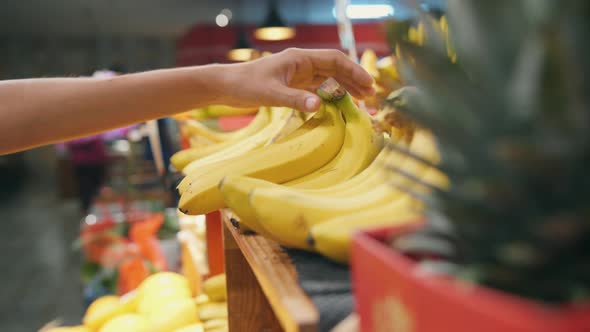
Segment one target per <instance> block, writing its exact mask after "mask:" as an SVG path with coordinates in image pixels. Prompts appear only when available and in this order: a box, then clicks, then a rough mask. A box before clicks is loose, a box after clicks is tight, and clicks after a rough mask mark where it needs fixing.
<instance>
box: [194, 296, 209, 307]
mask: <svg viewBox="0 0 590 332" xmlns="http://www.w3.org/2000/svg"><path fill="white" fill-rule="evenodd" d="M210 301H211V300H209V296H207V294H200V295H197V297H195V303H196V304H197V305H201V304H205V303H207V302H210Z"/></svg>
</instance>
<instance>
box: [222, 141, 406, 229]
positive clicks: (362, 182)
mask: <svg viewBox="0 0 590 332" xmlns="http://www.w3.org/2000/svg"><path fill="white" fill-rule="evenodd" d="M345 140H346V138H345ZM404 143H405V142H400V143H399V144H401V145H404ZM387 154H388V153H387V151H385V150H381V152H379V155H378V156H377V158H375V160H373V162H372V163H371V164H370V165H369V167H367V168H365V169H364V170H363V171H362V172H360V173H359V174H357V175H355V176H353V177H352V178H350V179H348V180H346V181H343V182H340V183H337V184H334V185H332V186H329V187H325V188H317V189H302V188H298V191H299V192H305V193H309V194H316V195H321V196H330V197H346V196H350V195H353V194H354V193H359V192H364V191H367V190H369V188H372V187H374V186H376V185H378V184H380V183H382V182H383V174H382V173H381V169H382V167H383V165H384V163H385V161H386V160H387V162H388V163H394V164H396V165H400V164H401V163H402V161H403V160H404V158H405V157H404V156H403V155H400V154H397V153H395V154H392V156H388V155H387ZM386 155H387V158H386ZM260 188H282V186H281V185H279V184H276V183H273V182H269V181H265V180H260V179H255V178H251V177H247V176H233V175H229V176H226V177H225V178H224V179H223V180H222V181H221V182H220V184H219V190H220V192H221V193H222V195H223V199H224V201H225V204H226V206H227V207H229V208H231V209H232V211H233V212H234V213H235V214H236V215H237V216H238V218H239V222H240V230H244V231H248V230H253V231H255V232H256V233H259V234H261V235H265V236H267V237H270V235H269V234H268V233H266V232H265V231H264V228H263V227H262V226H260V224H259V223H258V222H257V220H256V215H255V213H254V210H253V209H252V206H251V205H250V203H249V199H248V195H249V194H250V192H251V191H252V190H254V189H260Z"/></svg>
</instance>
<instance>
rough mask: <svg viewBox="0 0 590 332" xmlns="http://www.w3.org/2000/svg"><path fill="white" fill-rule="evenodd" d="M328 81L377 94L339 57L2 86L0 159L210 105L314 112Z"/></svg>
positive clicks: (293, 57)
mask: <svg viewBox="0 0 590 332" xmlns="http://www.w3.org/2000/svg"><path fill="white" fill-rule="evenodd" d="M328 77H334V78H335V79H336V80H337V81H338V82H340V83H341V84H342V85H343V86H344V87H345V88H346V89H347V90H348V91H349V92H350V93H351V94H352V95H353V96H355V97H357V98H364V97H367V96H370V95H373V94H374V93H375V91H374V89H373V87H372V84H373V79H372V77H371V76H370V75H369V74H368V73H367V72H366V71H365V70H364V69H363V68H362V67H361V66H359V65H358V64H356V63H355V62H353V61H352V60H350V59H349V58H348V57H347V56H346V55H345V54H343V53H342V52H340V51H337V50H303V49H288V50H285V51H283V52H280V53H277V54H274V55H271V56H268V57H263V58H260V59H258V60H255V61H251V62H246V63H240V64H214V65H207V66H195V67H185V68H175V69H165V70H154V71H148V72H143V73H136V74H127V75H121V76H115V77H109V78H97V77H91V78H38V79H23V80H7V81H0V155H2V154H8V153H13V152H18V151H22V150H25V149H30V148H33V147H37V146H41V145H46V144H51V143H56V142H61V141H68V140H72V139H76V138H80V137H83V136H87V135H94V134H98V133H100V132H104V131H107V130H111V129H114V128H118V127H123V126H128V125H131V124H134V123H138V122H144V121H147V120H150V119H158V118H162V117H166V116H168V115H172V114H175V113H179V112H183V111H186V110H189V109H193V108H199V107H204V106H207V105H211V104H226V105H230V106H236V107H258V106H262V105H265V106H286V107H292V108H296V109H298V110H301V111H307V112H313V111H316V110H317V109H318V108H319V107H320V99H319V97H318V96H317V95H316V94H315V93H313V92H311V91H315V89H316V88H317V87H318V86H319V85H320V84H321V83H322V82H323V81H324V80H326V79H327V78H328Z"/></svg>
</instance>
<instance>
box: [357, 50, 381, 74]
mask: <svg viewBox="0 0 590 332" xmlns="http://www.w3.org/2000/svg"><path fill="white" fill-rule="evenodd" d="M360 65H361V66H362V67H363V68H364V69H365V70H366V71H367V72H368V73H369V74H370V75H371V76H373V78H374V79H378V78H379V71H378V70H377V54H375V51H373V50H371V49H366V50H365V51H364V52H363V54H362V55H361V59H360Z"/></svg>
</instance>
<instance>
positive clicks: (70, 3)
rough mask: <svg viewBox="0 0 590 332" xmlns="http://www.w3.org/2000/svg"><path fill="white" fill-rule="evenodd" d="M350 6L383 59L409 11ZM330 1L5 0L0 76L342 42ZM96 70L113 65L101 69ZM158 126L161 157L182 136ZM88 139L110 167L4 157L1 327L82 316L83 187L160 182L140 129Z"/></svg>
mask: <svg viewBox="0 0 590 332" xmlns="http://www.w3.org/2000/svg"><path fill="white" fill-rule="evenodd" d="M420 3H421V6H422V7H423V8H425V9H428V10H432V11H436V10H441V9H443V8H444V6H445V3H444V1H443V0H429V1H421V2H420ZM351 5H353V6H356V7H354V9H352V10H350V11H348V12H347V14H348V15H349V17H350V18H351V19H353V22H354V36H355V38H356V47H357V51H358V52H362V51H363V50H364V49H366V48H370V49H373V50H374V51H375V52H376V53H377V54H378V55H381V56H382V55H385V54H388V53H389V52H390V49H389V47H388V44H387V42H386V36H385V35H384V32H383V29H382V26H381V21H382V20H381V19H382V18H383V17H388V18H389V19H393V20H397V21H399V22H406V21H410V20H411V19H412V17H413V11H412V10H411V9H410V8H409V7H408V6H407V5H404V3H403V1H396V0H393V1H385V0H374V1H368V0H367V1H360V0H352V1H351ZM334 6H335V2H334V1H333V0H280V1H270V2H269V1H262V0H261V1H258V0H217V1H201V0H166V1H164V0H126V1H114V0H102V1H80V0H53V1H46V0H3V1H2V2H1V3H0V79H2V80H5V79H18V78H28V77H48V76H90V75H116V74H118V73H129V72H136V71H143V70H149V69H156V68H168V67H175V66H188V65H200V64H207V63H213V62H231V61H236V60H242V59H243V54H242V56H241V57H240V54H239V52H238V53H234V57H233V58H232V56H230V54H231V53H230V51H231V50H232V49H247V50H248V52H251V51H250V50H249V49H256V50H258V51H268V52H279V51H281V50H282V49H285V48H287V47H303V48H338V49H342V48H343V47H342V45H341V42H340V38H339V35H338V27H337V24H336V15H335V11H334ZM273 9H274V10H275V11H274V12H273ZM277 22H278V24H280V25H285V26H288V27H291V28H292V29H294V32H293V30H291V32H290V34H287V35H281V33H279V32H277V31H275V32H274V35H273V33H271V35H270V37H269V38H270V39H274V40H262V39H261V37H263V36H255V30H256V28H258V27H261V26H265V25H266V26H268V25H272V24H276V23H277ZM267 37H268V36H267ZM283 37H289V38H288V39H282V38H283ZM248 54H250V53H247V55H246V57H248ZM230 58H232V59H230ZM101 70H109V71H105V72H98V73H97V71H101ZM48 125H51V124H50V123H48ZM72 125H75V124H72ZM158 127H159V129H160V133H161V134H162V138H161V142H160V143H161V144H162V145H163V150H164V157H166V156H168V155H169V154H170V151H173V150H174V149H175V148H177V146H178V145H179V144H180V143H179V142H176V141H175V140H174V139H173V138H170V137H173V136H174V135H172V134H171V132H173V131H174V128H169V127H167V124H166V122H160V123H159V126H158ZM166 134H168V138H167V135H166ZM96 140H100V141H101V142H102V143H104V144H105V147H106V149H105V150H104V151H102V150H101V149H100V148H99V149H98V152H97V153H99V154H104V160H108V167H107V166H105V165H104V163H103V162H99V164H100V167H94V166H93V165H90V166H89V165H88V164H84V163H82V164H83V165H82V166H80V165H81V164H80V163H77V161H76V160H75V159H76V158H74V156H75V153H76V146H77V145H76V144H65V145H58V146H47V147H42V148H39V149H35V150H32V151H27V152H24V153H18V154H13V155H8V156H0V266H1V267H2V273H1V274H0V294H2V296H0V330H1V331H33V330H36V329H38V328H39V327H40V326H42V325H43V324H45V323H47V322H49V321H51V320H53V319H55V318H58V317H59V318H61V319H62V320H63V321H64V322H66V323H70V324H75V323H77V322H79V319H80V317H81V315H82V312H83V308H84V302H85V297H84V296H83V294H84V292H85V289H84V287H83V285H82V282H81V277H80V276H81V269H82V268H83V263H82V262H81V259H80V256H81V255H80V250H78V249H79V248H77V246H76V242H77V239H78V237H79V234H80V220H82V218H83V217H84V216H85V215H87V213H89V212H92V209H93V207H92V206H85V205H88V204H89V203H88V200H89V199H94V198H93V197H90V198H89V197H81V196H83V195H81V194H80V188H87V189H82V190H84V191H90V192H94V191H96V193H95V195H101V196H103V198H104V199H105V201H109V197H111V198H112V191H117V188H129V187H130V186H138V185H139V186H149V183H150V181H152V182H154V181H155V182H158V179H157V172H156V171H155V166H154V164H153V162H152V161H151V160H152V159H153V158H152V156H151V155H150V153H149V151H150V149H149V143H146V141H147V138H146V137H145V135H144V134H143V131H142V128H141V127H132V128H125V129H122V130H121V131H119V132H114V133H111V134H110V135H107V136H106V137H105V136H101V137H100V138H97V139H96ZM96 140H95V141H96ZM78 143H79V144H88V142H78ZM78 146H79V145H78ZM130 174H133V176H130ZM88 179H94V180H96V181H94V182H93V181H90V183H88ZM154 179H155V180H154ZM81 182H84V183H85V184H83V185H82V186H81ZM158 183H159V182H158ZM84 186H85V187H84ZM95 187H96V188H95ZM88 188H90V189H88ZM109 190H110V191H109ZM99 192H100V193H99ZM109 195H110V196H109ZM151 199H153V197H152V198H151ZM110 202H111V203H112V200H111V201H110ZM164 205H165V206H174V203H167V204H164ZM94 213H95V212H94Z"/></svg>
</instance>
